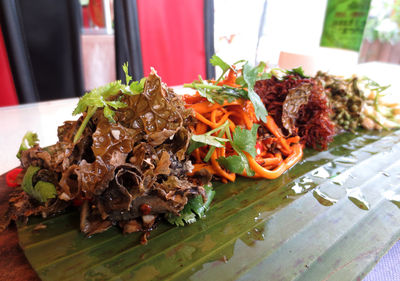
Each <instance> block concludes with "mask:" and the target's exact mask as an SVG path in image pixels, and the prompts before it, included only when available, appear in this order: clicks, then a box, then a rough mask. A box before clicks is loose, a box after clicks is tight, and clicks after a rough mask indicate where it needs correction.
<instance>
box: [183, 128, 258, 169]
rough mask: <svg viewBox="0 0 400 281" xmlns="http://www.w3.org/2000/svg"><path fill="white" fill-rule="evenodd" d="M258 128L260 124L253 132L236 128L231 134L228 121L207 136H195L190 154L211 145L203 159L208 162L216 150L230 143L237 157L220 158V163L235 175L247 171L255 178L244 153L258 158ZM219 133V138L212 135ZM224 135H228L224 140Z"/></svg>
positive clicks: (206, 134) (252, 129)
mask: <svg viewBox="0 0 400 281" xmlns="http://www.w3.org/2000/svg"><path fill="white" fill-rule="evenodd" d="M258 127H259V125H258V124H254V125H253V127H252V128H251V130H246V129H242V128H240V127H236V128H235V130H234V131H233V133H232V134H231V131H230V129H229V122H228V121H226V122H225V123H224V124H222V125H221V126H219V127H217V128H215V129H214V130H211V131H209V132H207V133H205V134H202V135H193V136H192V138H191V142H190V146H189V149H188V154H191V153H192V152H193V150H195V149H196V148H199V147H202V146H205V145H209V146H210V149H209V150H208V152H207V154H206V156H205V157H204V159H203V160H204V162H208V161H209V160H210V158H211V155H212V154H213V153H214V151H215V148H217V147H223V146H225V144H226V142H229V143H230V145H231V146H232V148H233V150H235V152H236V153H237V155H232V156H228V157H219V158H218V159H217V161H218V163H219V164H220V165H222V166H223V167H224V168H226V169H227V170H229V171H231V172H233V173H237V174H242V173H243V172H244V171H246V173H247V175H248V176H254V171H253V170H252V169H251V168H250V164H249V161H248V159H247V157H246V155H245V153H244V152H247V153H249V154H250V155H251V156H253V157H255V156H256V149H255V146H256V142H257V130H258ZM217 132H218V134H217V136H213V135H212V134H214V133H217ZM224 135H226V138H222V137H223V136H224Z"/></svg>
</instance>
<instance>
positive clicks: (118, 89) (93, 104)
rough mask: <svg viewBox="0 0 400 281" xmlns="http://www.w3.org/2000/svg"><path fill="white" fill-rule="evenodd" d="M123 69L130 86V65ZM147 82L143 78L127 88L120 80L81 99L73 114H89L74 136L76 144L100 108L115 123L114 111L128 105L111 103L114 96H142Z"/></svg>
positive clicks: (118, 102)
mask: <svg viewBox="0 0 400 281" xmlns="http://www.w3.org/2000/svg"><path fill="white" fill-rule="evenodd" d="M122 69H123V70H124V72H125V76H126V82H127V84H129V82H130V81H131V80H132V77H131V76H130V75H129V74H128V63H125V64H124V65H123V66H122ZM145 82H146V78H142V79H141V80H140V81H135V82H132V83H131V84H130V86H127V85H125V84H123V83H122V82H121V81H120V80H118V81H115V82H111V83H108V84H106V85H104V86H102V87H99V88H96V89H94V90H92V91H90V92H89V93H86V94H85V95H84V96H83V97H81V98H80V99H79V102H78V105H77V106H76V108H75V109H74V111H73V112H72V114H73V115H77V114H80V113H84V112H87V114H86V116H85V119H84V120H83V121H82V123H81V125H80V127H79V129H78V131H77V132H76V134H75V136H74V143H77V142H78V140H79V138H80V137H81V135H82V133H83V131H84V130H85V128H86V125H87V123H88V122H89V120H90V118H92V116H93V114H94V113H95V112H96V110H97V109H98V108H104V109H103V114H104V117H106V118H107V119H108V120H109V121H110V122H111V123H114V122H115V120H114V115H115V112H114V110H116V109H119V108H122V107H125V106H127V105H126V104H124V103H123V102H121V100H117V101H110V100H109V99H110V98H111V97H113V96H116V95H118V94H119V93H123V94H127V95H137V94H140V93H142V92H143V89H144V84H145ZM113 109H114V110H113Z"/></svg>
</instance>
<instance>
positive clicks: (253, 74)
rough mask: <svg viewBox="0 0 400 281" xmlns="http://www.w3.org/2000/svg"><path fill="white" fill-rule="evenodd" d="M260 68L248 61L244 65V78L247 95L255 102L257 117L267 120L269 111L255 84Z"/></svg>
mask: <svg viewBox="0 0 400 281" xmlns="http://www.w3.org/2000/svg"><path fill="white" fill-rule="evenodd" d="M258 73H259V69H258V68H257V67H251V66H250V65H249V64H248V63H246V64H245V65H244V66H243V79H244V81H245V82H246V83H247V91H248V92H247V95H248V98H249V100H250V101H251V102H252V103H253V106H254V111H255V113H256V117H257V118H258V119H261V120H262V121H263V122H267V117H266V116H267V115H268V112H267V110H266V109H265V106H264V103H263V102H262V101H261V99H260V96H259V95H257V93H256V92H255V91H254V85H255V83H256V81H257V76H258Z"/></svg>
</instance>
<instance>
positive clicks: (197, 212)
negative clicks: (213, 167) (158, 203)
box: [166, 185, 215, 226]
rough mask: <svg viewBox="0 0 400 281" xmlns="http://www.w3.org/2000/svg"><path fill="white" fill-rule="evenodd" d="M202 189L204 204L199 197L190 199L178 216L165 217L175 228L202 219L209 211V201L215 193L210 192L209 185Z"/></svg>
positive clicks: (210, 187) (169, 214)
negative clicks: (204, 196)
mask: <svg viewBox="0 0 400 281" xmlns="http://www.w3.org/2000/svg"><path fill="white" fill-rule="evenodd" d="M204 189H205V192H206V197H207V200H206V202H204V201H203V197H202V196H201V195H197V196H196V197H194V198H191V199H190V200H189V201H188V203H187V204H186V205H185V207H184V208H183V210H182V211H181V212H180V216H176V215H174V214H171V213H168V214H167V215H166V218H167V220H168V222H169V223H170V224H174V225H176V226H184V225H185V223H187V224H190V223H194V222H195V221H196V220H197V218H200V219H202V218H204V217H205V212H206V211H207V210H208V209H209V207H210V204H211V201H212V200H213V198H214V195H215V191H214V190H212V186H211V185H206V186H204Z"/></svg>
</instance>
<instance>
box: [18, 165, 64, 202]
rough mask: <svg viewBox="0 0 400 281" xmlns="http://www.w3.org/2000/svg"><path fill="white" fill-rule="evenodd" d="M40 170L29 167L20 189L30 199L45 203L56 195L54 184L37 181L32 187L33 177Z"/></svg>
mask: <svg viewBox="0 0 400 281" xmlns="http://www.w3.org/2000/svg"><path fill="white" fill-rule="evenodd" d="M39 170H40V167H35V166H29V167H28V169H27V170H26V172H25V175H24V178H23V180H22V189H23V190H24V191H25V192H26V193H27V194H28V195H29V196H31V197H33V198H35V199H36V200H38V201H40V202H42V203H45V202H47V200H48V199H50V198H55V197H56V195H57V191H56V188H55V186H54V184H52V183H49V182H44V181H38V182H37V183H36V184H35V186H33V182H32V179H33V176H34V175H35V174H36V173H37V172H38V171H39Z"/></svg>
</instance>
